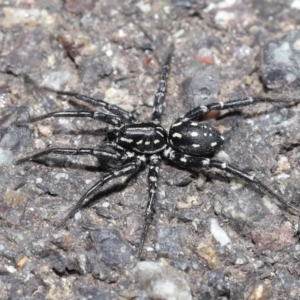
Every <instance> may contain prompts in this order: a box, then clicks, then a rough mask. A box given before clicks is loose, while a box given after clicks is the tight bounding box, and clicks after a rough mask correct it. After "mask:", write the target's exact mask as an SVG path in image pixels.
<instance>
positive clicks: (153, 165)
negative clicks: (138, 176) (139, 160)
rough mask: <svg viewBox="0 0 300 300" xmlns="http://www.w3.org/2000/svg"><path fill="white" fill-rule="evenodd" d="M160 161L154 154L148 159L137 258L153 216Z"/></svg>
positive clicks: (140, 252)
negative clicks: (147, 190)
mask: <svg viewBox="0 0 300 300" xmlns="http://www.w3.org/2000/svg"><path fill="white" fill-rule="evenodd" d="M160 161H161V157H160V156H158V155H156V154H154V155H151V157H150V167H149V173H148V184H149V199H148V202H147V206H146V213H145V219H144V224H143V229H142V234H141V242H140V245H139V248H138V257H140V256H141V254H142V250H143V247H144V244H145V241H146V238H147V234H148V230H149V224H150V218H151V216H152V214H153V208H154V204H155V195H156V191H157V181H158V171H159V163H160Z"/></svg>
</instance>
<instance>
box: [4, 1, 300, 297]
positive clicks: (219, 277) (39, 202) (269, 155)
mask: <svg viewBox="0 0 300 300" xmlns="http://www.w3.org/2000/svg"><path fill="white" fill-rule="evenodd" d="M171 44H174V53H173V57H172V63H171V71H170V76H169V80H168V95H167V97H166V103H165V109H164V115H163V122H162V125H163V126H164V127H165V128H166V129H168V128H169V127H170V126H171V125H172V123H173V122H174V120H175V119H176V117H177V116H179V115H181V114H182V113H183V112H185V111H187V110H188V109H190V108H192V107H195V106H196V105H205V104H208V103H213V102H215V101H224V102H225V101H228V100H230V99H239V98H243V97H247V96H257V95H261V96H266V97H273V98H281V99H286V101H287V102H286V103H284V104H282V105H277V106H272V105H270V104H266V103H261V104H257V105H255V106H251V107H248V108H245V109H243V110H241V111H239V112H236V111H231V112H228V111H225V112H221V113H220V114H210V115H209V122H213V123H214V125H215V126H216V127H217V128H218V129H219V130H220V131H221V132H222V133H223V135H224V137H225V143H224V147H223V149H222V150H221V151H220V152H219V153H218V154H217V155H216V157H217V159H219V160H222V161H226V162H230V163H231V164H233V165H235V166H238V167H239V168H240V169H242V170H246V171H248V172H249V173H251V174H253V175H254V174H255V175H256V176H257V177H258V178H260V179H262V181H263V182H264V183H265V184H266V185H268V186H269V187H271V189H272V190H274V191H275V192H276V193H278V194H280V195H283V197H284V199H285V200H286V201H287V202H290V203H292V204H293V205H295V206H298V207H300V179H299V176H300V154H299V149H300V148H299V147H300V138H299V130H300V122H299V119H300V118H299V115H300V104H295V103H292V102H291V101H290V100H291V99H299V90H300V85H299V83H300V2H299V1H297V0H293V1H292V0H288V1H284V2H282V1H279V0H278V1H277V0H274V1H257V0H254V1H239V0H233V1H226V0H225V1H221V2H219V1H218V2H217V1H216V2H213V1H193V0H173V1H161V0H157V1H143V0H142V1H126V3H125V4H124V3H123V1H116V0H110V1H93V0H85V1H79V0H76V1H74V0H73V1H71V0H70V1H69V0H66V1H59V0H55V1H38V0H37V1H35V0H31V1H29V0H21V1H12V0H11V1H4V0H0V112H1V113H0V126H1V127H0V222H1V235H0V253H1V259H0V285H1V290H0V298H1V299H251V300H253V299H299V298H300V285H299V275H300V243H299V235H297V234H296V232H297V228H298V217H297V216H295V215H293V214H291V213H290V212H287V211H286V210H284V209H282V208H280V207H279V206H278V204H277V203H276V202H275V200H273V199H272V198H270V197H268V196H267V195H264V194H263V193H261V191H259V190H258V189H257V188H255V187H253V186H251V185H249V184H246V183H245V182H244V181H242V180H239V179H236V178H233V177H232V176H230V175H228V174H225V173H223V172H220V171H218V170H206V171H203V172H201V173H200V174H195V173H189V172H187V171H184V170H181V169H179V168H177V167H176V166H175V165H170V164H168V163H167V162H165V161H164V162H163V163H162V164H161V171H160V178H159V190H158V195H157V203H156V205H155V215H154V218H153V221H152V223H151V226H150V231H149V235H148V238H147V241H146V244H145V247H144V251H143V255H142V256H143V257H142V261H140V260H139V259H138V258H137V256H136V254H135V251H136V249H137V246H138V244H139V241H140V234H141V226H142V224H143V216H144V211H145V205H146V203H147V196H148V186H147V168H146V169H145V170H143V171H142V172H140V173H139V175H138V176H136V177H134V178H131V180H130V181H129V182H127V184H126V185H125V186H124V185H123V183H124V182H125V180H124V178H121V179H120V180H116V181H114V182H113V183H112V184H111V185H110V186H108V187H107V188H108V190H106V191H104V192H103V193H102V194H101V195H99V197H98V198H97V199H96V200H95V201H94V202H93V203H91V204H90V205H89V206H88V207H85V208H84V209H82V210H81V211H80V212H79V213H77V214H76V215H75V217H74V218H73V219H71V220H69V221H68V223H67V226H66V227H65V228H62V229H58V228H57V224H58V223H59V221H60V220H62V219H63V217H64V216H65V215H66V213H67V212H68V211H69V209H70V208H71V207H72V205H73V204H74V203H75V202H76V201H77V200H78V199H79V198H80V197H81V195H83V194H84V193H85V192H86V191H87V190H88V189H89V188H90V187H91V186H92V185H93V184H94V183H96V182H97V181H98V180H100V178H101V177H102V176H103V174H105V173H104V172H102V171H101V166H99V163H98V161H97V160H96V159H95V158H93V157H88V156H85V157H83V156H73V157H68V156H59V155H48V156H46V157H43V158H41V159H40V160H39V161H38V162H26V163H24V164H20V165H15V163H14V161H15V160H16V159H18V158H21V157H24V156H26V155H28V154H31V153H35V152H38V151H41V150H44V149H46V148H47V147H71V148H80V147H90V148H96V147H98V146H99V145H101V143H102V141H103V139H104V138H105V135H103V132H102V131H101V128H103V127H105V124H104V125H103V123H101V122H99V121H93V120H90V119H85V118H80V119H74V118H56V119H47V120H43V121H40V122H36V123H34V124H28V125H24V126H15V125H13V123H14V122H16V121H17V120H18V121H21V120H27V119H29V118H30V117H32V116H38V115H42V114H45V113H49V112H52V111H61V110H87V109H90V110H91V109H92V110H101V109H100V108H97V107H96V108H95V107H91V106H88V105H86V104H84V103H82V102H80V101H78V100H76V99H69V98H67V97H59V96H57V95H56V94H55V93H50V92H47V91H45V90H44V89H42V88H41V87H50V88H52V89H55V90H70V91H78V92H80V93H82V94H86V95H89V96H93V97H95V98H98V99H104V100H105V101H107V102H109V103H113V104H117V105H120V106H121V107H122V108H124V109H126V110H128V111H131V112H133V114H134V115H135V116H137V118H138V119H139V120H142V121H147V120H150V118H151V113H152V107H151V106H152V102H153V98H154V93H155V90H156V85H157V82H158V78H159V74H160V71H161V64H162V62H163V60H164V58H165V57H166V55H167V53H168V51H169V49H170V46H171Z"/></svg>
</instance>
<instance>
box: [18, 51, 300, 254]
mask: <svg viewBox="0 0 300 300" xmlns="http://www.w3.org/2000/svg"><path fill="white" fill-rule="evenodd" d="M170 60H171V51H170V53H169V54H168V55H167V58H166V60H165V63H164V65H163V68H162V72H161V75H160V80H159V83H158V87H157V90H156V93H155V96H154V103H153V112H152V120H151V121H149V122H142V121H138V120H137V119H136V117H135V116H134V115H133V114H132V113H130V112H128V111H126V110H124V109H122V108H120V107H118V106H116V105H111V104H109V103H107V102H105V101H103V100H99V99H94V98H91V97H88V96H85V95H83V94H80V93H76V92H67V91H54V90H51V89H49V88H45V89H46V90H50V91H54V92H55V93H57V94H58V95H62V96H69V97H75V98H77V99H79V100H81V101H84V102H86V103H88V104H91V105H94V106H100V107H102V108H104V109H105V110H106V111H107V112H109V113H107V112H106V113H104V112H99V111H95V112H94V111H56V112H51V113H48V114H45V115H42V116H38V117H35V118H31V119H29V120H27V121H22V122H19V123H17V124H28V123H33V122H36V121H39V120H43V119H46V118H51V117H55V118H59V117H82V118H92V119H95V120H100V121H102V122H104V123H107V124H108V127H107V139H106V140H105V141H104V142H103V144H102V145H100V146H99V147H98V148H80V149H72V148H49V149H47V150H44V151H41V152H38V153H36V154H33V155H30V156H27V157H23V158H21V159H19V160H17V162H16V163H17V164H20V163H23V162H26V161H31V160H36V159H37V158H39V157H41V156H44V155H46V154H50V153H53V154H61V155H92V156H95V157H96V158H97V159H98V160H99V161H100V162H101V163H103V164H105V165H107V166H110V167H111V168H112V170H111V171H110V172H108V173H107V174H106V175H104V176H103V178H102V179H101V180H99V181H98V182H97V183H96V184H94V185H93V186H92V187H91V188H90V189H89V190H87V191H86V192H85V194H84V195H83V196H82V197H81V198H80V199H79V200H78V201H77V203H76V204H75V205H74V206H73V207H72V208H71V210H70V211H69V213H68V214H67V215H66V216H65V218H64V219H63V220H62V221H61V222H60V224H59V225H58V226H59V227H63V226H64V225H65V224H66V222H67V221H68V219H69V218H71V217H73V216H74V214H75V213H76V212H77V211H78V210H79V209H80V208H82V207H83V206H84V205H85V204H87V203H88V202H89V201H90V200H91V199H92V198H94V197H95V196H96V195H97V193H99V191H100V189H101V188H102V186H103V185H104V184H106V183H107V182H109V181H111V180H112V179H114V178H117V177H121V176H128V177H131V176H132V175H135V174H137V173H138V172H139V171H141V170H142V169H143V168H144V167H145V166H146V165H147V164H149V172H148V185H149V198H148V202H147V205H146V211H145V218H144V222H143V227H142V234H141V240H140V244H139V246H138V249H137V254H138V257H140V256H141V253H142V250H143V246H144V243H145V241H146V237H147V234H148V229H149V225H150V220H151V217H152V214H153V210H154V205H155V196H156V193H157V186H158V173H159V165H160V162H161V160H162V159H166V160H167V161H169V162H170V163H173V164H176V165H178V166H179V167H181V168H184V169H187V170H190V171H197V172H199V171H200V169H201V168H216V169H220V170H222V171H225V172H228V173H230V174H232V175H234V176H236V177H239V178H242V179H244V180H245V181H248V182H250V183H252V184H254V185H256V186H257V187H259V188H260V189H261V190H262V191H263V192H264V193H267V194H269V195H270V196H272V197H273V198H275V199H277V200H278V201H279V202H280V203H281V205H282V206H283V207H284V208H285V209H292V210H294V211H296V212H297V214H300V210H299V209H297V208H296V207H294V206H292V205H291V204H288V203H286V202H285V201H284V199H283V198H282V197H281V196H279V195H278V194H276V193H275V192H273V191H272V190H271V189H270V188H269V187H267V186H266V185H265V184H263V183H262V182H261V181H260V180H259V179H257V178H256V177H255V176H254V175H250V174H248V173H246V172H243V171H242V170H240V169H238V168H236V167H234V166H232V165H230V164H228V163H226V162H223V161H219V160H215V159H213V158H212V157H213V155H214V154H215V153H216V151H218V150H219V149H220V148H221V147H222V145H223V143H224V137H223V136H222V135H221V133H220V132H219V131H218V130H217V129H216V128H215V127H213V126H212V125H211V124H210V123H208V122H205V121H201V119H202V118H203V117H204V116H205V115H206V114H207V113H209V112H210V111H213V110H216V111H221V110H226V109H233V108H234V109H235V108H242V107H245V106H249V105H254V104H256V103H259V102H269V103H278V102H283V101H284V100H281V99H272V98H264V97H247V98H242V99H237V100H231V101H227V102H216V103H211V104H208V105H202V106H197V107H194V108H193V109H191V110H190V111H188V112H187V113H185V114H184V115H182V116H180V117H178V118H177V119H176V120H175V122H174V123H173V125H172V126H171V128H170V130H169V131H167V130H166V129H164V128H163V127H162V126H161V125H160V123H161V117H162V112H163V105H164V101H165V95H166V82H167V78H168V74H169V68H170ZM112 166H113V167H112ZM113 168H115V169H113Z"/></svg>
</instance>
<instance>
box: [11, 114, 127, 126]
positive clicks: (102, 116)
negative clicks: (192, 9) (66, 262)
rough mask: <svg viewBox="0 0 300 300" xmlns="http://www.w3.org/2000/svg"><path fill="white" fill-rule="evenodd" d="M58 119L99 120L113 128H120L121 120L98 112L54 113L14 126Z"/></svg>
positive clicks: (17, 123)
mask: <svg viewBox="0 0 300 300" xmlns="http://www.w3.org/2000/svg"><path fill="white" fill-rule="evenodd" d="M52 117H54V118H60V117H76V118H92V119H94V120H99V121H102V122H105V123H107V124H110V125H113V126H115V127H120V126H121V124H122V122H121V119H120V118H119V117H117V116H114V115H109V114H105V113H102V112H100V111H95V112H94V111H56V112H51V113H49V114H45V115H42V116H38V117H35V118H31V119H29V120H27V121H21V122H16V123H15V125H22V124H27V123H34V122H36V121H40V120H44V119H48V118H52Z"/></svg>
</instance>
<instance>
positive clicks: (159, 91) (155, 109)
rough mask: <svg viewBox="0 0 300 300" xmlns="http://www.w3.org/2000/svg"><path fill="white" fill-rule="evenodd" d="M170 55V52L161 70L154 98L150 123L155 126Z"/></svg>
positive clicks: (163, 97) (160, 107) (159, 112)
mask: <svg viewBox="0 0 300 300" xmlns="http://www.w3.org/2000/svg"><path fill="white" fill-rule="evenodd" d="M171 53H172V52H170V53H169V54H168V56H167V59H166V62H165V64H164V66H163V68H162V72H161V75H160V80H159V83H158V87H157V91H156V93H155V96H154V102H153V112H152V121H153V122H154V123H156V124H159V123H160V119H161V115H162V110H163V105H164V102H165V97H166V86H167V78H168V75H169V70H170V61H171Z"/></svg>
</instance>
